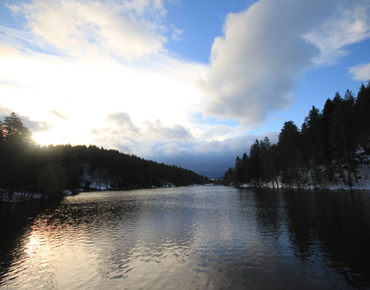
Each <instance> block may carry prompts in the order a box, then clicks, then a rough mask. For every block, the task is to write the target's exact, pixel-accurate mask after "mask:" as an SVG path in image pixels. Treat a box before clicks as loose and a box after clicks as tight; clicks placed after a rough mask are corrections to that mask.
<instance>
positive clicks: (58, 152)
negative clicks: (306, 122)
mask: <svg viewBox="0 0 370 290" xmlns="http://www.w3.org/2000/svg"><path fill="white" fill-rule="evenodd" d="M0 156H1V159H0V190H1V193H2V194H4V193H5V194H8V195H9V198H10V197H11V196H12V194H13V193H14V192H21V193H23V194H24V195H25V196H32V195H33V194H34V193H42V194H44V195H52V196H58V195H60V194H61V192H62V190H63V189H68V190H70V191H76V190H79V189H81V188H82V189H84V190H89V189H90V187H94V188H97V189H99V188H109V189H114V190H118V189H134V188H150V187H162V186H166V185H168V184H170V185H175V186H185V185H191V184H204V183H205V182H208V179H207V178H204V177H203V176H201V175H198V174H196V173H195V172H193V171H191V170H187V169H183V168H181V167H177V166H175V165H172V166H169V165H165V164H163V163H162V164H159V163H157V162H154V161H150V160H145V159H142V158H139V157H137V156H135V155H129V154H124V153H121V152H119V151H117V150H111V149H110V150H106V149H103V148H98V147H97V146H95V145H90V146H89V147H86V146H85V145H82V146H71V145H69V144H68V145H57V146H53V145H49V146H47V147H46V146H45V147H40V146H38V145H36V144H35V142H34V141H33V139H32V134H31V132H30V131H29V130H28V129H27V128H26V127H24V125H23V123H22V120H21V119H20V118H19V117H18V116H17V115H16V114H15V113H12V114H11V115H10V116H8V117H5V119H4V121H3V122H1V121H0Z"/></svg>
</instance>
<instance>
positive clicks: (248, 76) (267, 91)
mask: <svg viewBox="0 0 370 290" xmlns="http://www.w3.org/2000/svg"><path fill="white" fill-rule="evenodd" d="M369 9H370V2H369V1H366V0H364V1H362V0H359V1H347V0H329V1H318V0H313V1H311V0H310V1H297V0H293V1H292V0H282V1H275V0H261V1H259V2H255V3H254V4H253V5H252V6H250V7H249V8H248V9H247V10H246V11H243V12H241V13H238V14H234V13H231V14H228V16H227V19H226V21H225V25H224V36H222V37H217V38H216V39H215V41H214V43H213V46H212V51H211V56H210V68H209V71H208V75H207V77H206V78H205V79H204V80H203V81H202V82H201V86H202V87H203V88H204V90H205V91H206V92H207V94H208V95H209V98H210V100H209V102H208V105H207V107H206V110H205V112H206V114H207V115H210V116H218V117H221V118H225V119H237V120H239V121H240V122H242V123H244V124H253V123H258V124H261V123H263V122H265V121H266V120H267V118H268V115H269V113H270V112H275V111H278V110H282V109H285V108H287V107H288V106H289V105H290V104H292V102H293V101H294V92H295V90H296V88H297V86H298V84H299V79H301V78H303V76H304V72H305V71H307V70H308V69H312V68H313V67H315V66H317V65H329V64H332V63H333V62H335V60H337V59H338V57H341V56H343V55H346V54H347V53H348V52H347V51H346V49H345V47H346V46H347V45H349V44H352V43H355V42H359V41H361V40H364V39H366V38H369V37H370V18H369Z"/></svg>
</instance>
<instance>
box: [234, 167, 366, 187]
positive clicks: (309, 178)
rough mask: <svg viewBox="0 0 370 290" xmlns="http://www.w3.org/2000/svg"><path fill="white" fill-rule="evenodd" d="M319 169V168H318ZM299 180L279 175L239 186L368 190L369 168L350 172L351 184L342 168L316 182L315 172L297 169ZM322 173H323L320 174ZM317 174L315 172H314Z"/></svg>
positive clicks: (359, 168)
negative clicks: (282, 179)
mask: <svg viewBox="0 0 370 290" xmlns="http://www.w3.org/2000/svg"><path fill="white" fill-rule="evenodd" d="M319 170H320V169H319ZM298 175H299V177H300V178H299V181H293V182H292V183H290V184H286V183H283V182H281V175H280V176H279V177H278V179H277V181H274V182H262V183H260V184H241V185H239V186H237V187H240V188H255V187H260V188H271V189H273V188H281V189H305V190H348V191H350V190H370V168H368V167H367V166H365V165H362V166H359V167H358V169H357V172H356V174H354V173H353V172H351V174H350V176H351V180H352V185H351V186H350V185H349V184H348V180H347V177H348V172H347V171H346V170H344V172H343V173H342V175H341V174H340V173H336V174H334V176H333V178H332V180H328V179H326V178H323V177H322V178H321V180H320V183H319V182H317V181H316V180H317V178H315V174H314V172H313V171H312V170H308V171H305V170H304V169H299V170H298ZM322 175H323V174H322ZM316 176H317V174H316Z"/></svg>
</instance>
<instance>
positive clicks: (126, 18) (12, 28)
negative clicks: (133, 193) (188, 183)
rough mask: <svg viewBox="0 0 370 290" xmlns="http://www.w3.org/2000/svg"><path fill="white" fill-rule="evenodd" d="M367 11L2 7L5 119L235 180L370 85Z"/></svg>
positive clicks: (309, 0)
mask: <svg viewBox="0 0 370 290" xmlns="http://www.w3.org/2000/svg"><path fill="white" fill-rule="evenodd" d="M369 38H370V0H351V1H349V0H327V1H318V0H304V1H303V0H299V1H298V0H293V1H292V0H281V1H276V0H260V1H252V0H244V1H241V0H233V1H221V0H214V1H211V0H206V1H185V0H131V1H128V0H121V1H114V0H111V1H94V0H81V1H77V0H61V1H55V2H53V1H47V0H29V1H10V0H0V120H3V119H4V117H5V116H8V115H9V114H10V113H11V112H13V111H14V112H15V113H16V114H17V115H18V116H19V117H21V118H22V120H23V122H24V124H25V126H26V127H28V128H29V129H30V130H31V131H32V132H33V137H34V140H35V141H36V142H37V143H39V144H41V145H48V144H54V145H57V144H68V143H69V144H72V145H81V144H85V145H86V146H89V145H90V144H94V145H96V146H98V147H104V148H106V149H117V150H119V151H121V152H124V153H128V154H135V155H137V156H140V157H142V158H145V159H149V160H154V161H157V162H159V163H162V162H164V163H166V164H169V165H172V164H175V165H177V166H181V167H183V168H187V169H190V170H193V171H195V172H224V171H226V170H227V168H228V167H233V166H234V161H235V157H236V156H241V155H242V154H243V153H244V152H247V153H248V152H249V147H250V145H251V144H253V143H254V141H255V140H256V139H263V138H264V136H268V137H269V138H270V140H271V142H272V143H275V142H277V140H278V133H279V131H280V129H281V128H282V126H283V124H284V122H285V121H290V120H292V121H294V122H295V123H296V125H297V126H298V127H300V126H301V125H302V123H303V121H304V118H305V117H306V116H307V115H308V112H309V110H310V109H311V108H312V106H313V105H314V106H315V107H316V108H318V109H320V110H321V109H322V108H323V106H324V104H325V101H326V100H327V99H328V98H331V99H332V98H333V97H334V95H335V93H336V92H337V91H338V92H339V93H340V94H341V95H342V96H343V95H344V93H345V91H346V90H347V88H348V89H350V90H351V91H353V93H354V94H355V95H357V92H358V89H359V88H360V85H361V83H362V82H363V83H365V84H367V82H368V80H369V79H370V54H369V51H370V39H369Z"/></svg>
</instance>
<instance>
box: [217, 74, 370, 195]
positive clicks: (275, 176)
mask: <svg viewBox="0 0 370 290" xmlns="http://www.w3.org/2000/svg"><path fill="white" fill-rule="evenodd" d="M368 155H370V81H369V83H368V85H367V86H365V85H364V84H362V85H361V88H360V90H359V92H358V94H357V97H355V96H354V95H353V93H352V92H351V91H349V90H347V91H346V92H345V94H344V96H343V97H342V96H341V95H340V94H339V93H338V92H337V93H336V94H335V97H334V98H333V99H327V101H326V103H325V105H324V108H323V109H322V111H320V110H318V109H317V108H315V107H314V106H313V107H312V109H311V110H310V112H309V114H308V116H307V117H306V118H305V120H304V123H303V124H302V126H301V128H300V129H298V127H297V126H296V124H295V123H294V122H293V121H288V122H285V123H284V126H283V128H282V129H281V132H280V134H279V138H278V143H277V144H271V142H270V140H269V138H267V137H265V138H264V139H263V140H256V141H255V143H254V144H253V145H252V146H251V148H250V153H249V155H247V154H246V153H244V154H243V156H242V158H239V157H236V160H235V168H229V169H228V170H227V172H226V173H225V175H224V177H223V183H224V184H231V183H233V184H235V185H236V186H238V185H239V184H250V185H253V186H256V187H260V186H264V185H267V184H269V185H272V187H279V186H281V185H282V184H283V185H284V187H290V186H292V185H295V186H297V187H298V188H299V187H301V186H305V185H312V186H313V187H315V188H316V187H320V185H322V184H323V183H325V182H327V181H328V182H332V183H335V182H338V179H341V180H343V181H344V182H345V183H346V185H347V186H348V187H349V188H351V187H352V186H353V184H354V183H356V182H358V181H359V179H360V178H361V176H359V174H358V168H359V166H360V165H361V166H367V167H369V159H368ZM308 173H309V174H308ZM279 182H281V183H282V184H280V185H279Z"/></svg>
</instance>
